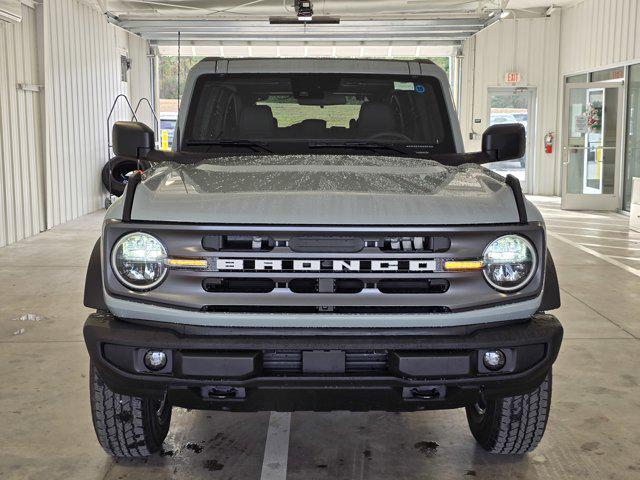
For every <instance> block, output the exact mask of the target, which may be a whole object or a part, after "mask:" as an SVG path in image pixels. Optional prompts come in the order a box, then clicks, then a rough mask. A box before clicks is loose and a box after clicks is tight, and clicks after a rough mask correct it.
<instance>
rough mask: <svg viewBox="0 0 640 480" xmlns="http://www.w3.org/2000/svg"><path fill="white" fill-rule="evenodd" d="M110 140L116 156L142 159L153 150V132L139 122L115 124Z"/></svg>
mask: <svg viewBox="0 0 640 480" xmlns="http://www.w3.org/2000/svg"><path fill="white" fill-rule="evenodd" d="M111 139H112V142H113V153H114V154H115V155H117V156H123V157H132V158H144V157H146V156H147V154H148V153H149V152H150V151H152V150H154V149H155V135H154V134H153V130H151V128H149V126H147V125H145V124H144V123H140V122H115V123H114V124H113V130H112V133H111Z"/></svg>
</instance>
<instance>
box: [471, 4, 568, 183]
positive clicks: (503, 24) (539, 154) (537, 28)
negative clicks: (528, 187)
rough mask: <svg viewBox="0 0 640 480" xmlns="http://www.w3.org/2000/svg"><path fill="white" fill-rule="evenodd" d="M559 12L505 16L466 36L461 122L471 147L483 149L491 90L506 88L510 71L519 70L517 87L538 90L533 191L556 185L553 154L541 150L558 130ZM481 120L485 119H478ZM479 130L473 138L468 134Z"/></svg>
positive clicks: (472, 149)
mask: <svg viewBox="0 0 640 480" xmlns="http://www.w3.org/2000/svg"><path fill="white" fill-rule="evenodd" d="M559 41H560V15H559V14H553V15H552V16H551V17H545V18H524V19H516V20H513V19H505V20H501V21H499V22H497V23H495V24H494V25H492V26H490V27H489V28H487V29H485V30H482V31H481V32H479V33H478V34H476V35H474V36H473V37H471V38H470V39H469V40H467V41H466V42H465V44H464V47H463V60H462V75H461V77H462V85H461V101H460V109H459V110H460V111H459V117H460V123H461V128H462V134H463V137H464V140H465V148H466V150H467V151H475V150H479V149H480V147H481V142H480V140H481V134H482V132H483V131H484V130H485V129H486V128H487V126H488V125H489V121H488V120H489V119H488V118H487V116H488V110H489V107H488V90H489V88H492V87H508V86H512V84H506V83H505V81H504V76H505V74H506V73H507V72H520V74H521V81H520V82H519V83H518V84H516V85H515V86H519V87H532V88H535V89H536V95H537V112H536V128H535V131H536V143H535V147H534V169H533V171H532V174H533V182H532V183H533V192H532V193H535V194H542V195H551V194H553V193H554V190H555V175H556V173H555V163H556V159H555V155H547V154H545V153H543V137H544V134H545V133H546V132H548V131H556V120H557V104H558V98H559V97H558V78H559V73H558V56H559V46H558V45H559ZM474 119H481V120H482V123H479V124H476V123H474ZM472 132H474V133H476V134H477V135H475V136H474V139H473V140H471V139H470V138H469V134H470V133H472Z"/></svg>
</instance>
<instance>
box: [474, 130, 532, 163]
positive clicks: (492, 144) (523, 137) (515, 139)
mask: <svg viewBox="0 0 640 480" xmlns="http://www.w3.org/2000/svg"><path fill="white" fill-rule="evenodd" d="M526 148H527V134H526V130H525V129H524V126H523V125H522V124H520V123H504V124H501V125H492V126H490V127H489V128H487V129H486V130H485V132H484V134H483V135H482V153H485V154H486V155H488V156H489V157H490V158H491V161H492V162H501V161H503V160H515V159H518V158H522V157H524V154H525V151H526Z"/></svg>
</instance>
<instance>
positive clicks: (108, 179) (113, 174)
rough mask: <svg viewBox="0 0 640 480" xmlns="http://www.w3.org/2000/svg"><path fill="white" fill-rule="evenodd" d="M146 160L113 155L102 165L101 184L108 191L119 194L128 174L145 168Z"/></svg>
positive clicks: (125, 184)
mask: <svg viewBox="0 0 640 480" xmlns="http://www.w3.org/2000/svg"><path fill="white" fill-rule="evenodd" d="M147 168H149V164H148V162H145V161H140V162H139V163H138V160H136V159H135V158H129V157H113V158H112V159H111V160H109V161H108V162H107V163H105V165H104V167H102V184H103V185H104V188H106V189H107V191H108V192H109V193H112V194H113V195H116V196H118V197H119V196H121V195H122V194H123V193H124V189H125V187H126V186H127V182H128V181H129V174H130V173H131V172H133V171H135V170H138V169H141V170H146V169H147Z"/></svg>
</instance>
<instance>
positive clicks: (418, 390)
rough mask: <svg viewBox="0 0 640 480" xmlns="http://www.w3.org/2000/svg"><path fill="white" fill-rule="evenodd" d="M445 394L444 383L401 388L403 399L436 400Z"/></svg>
mask: <svg viewBox="0 0 640 480" xmlns="http://www.w3.org/2000/svg"><path fill="white" fill-rule="evenodd" d="M445 395H446V387H445V386H444V385H428V386H424V387H409V388H403V389H402V398H404V399H405V400H438V399H441V398H444V397H445Z"/></svg>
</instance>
